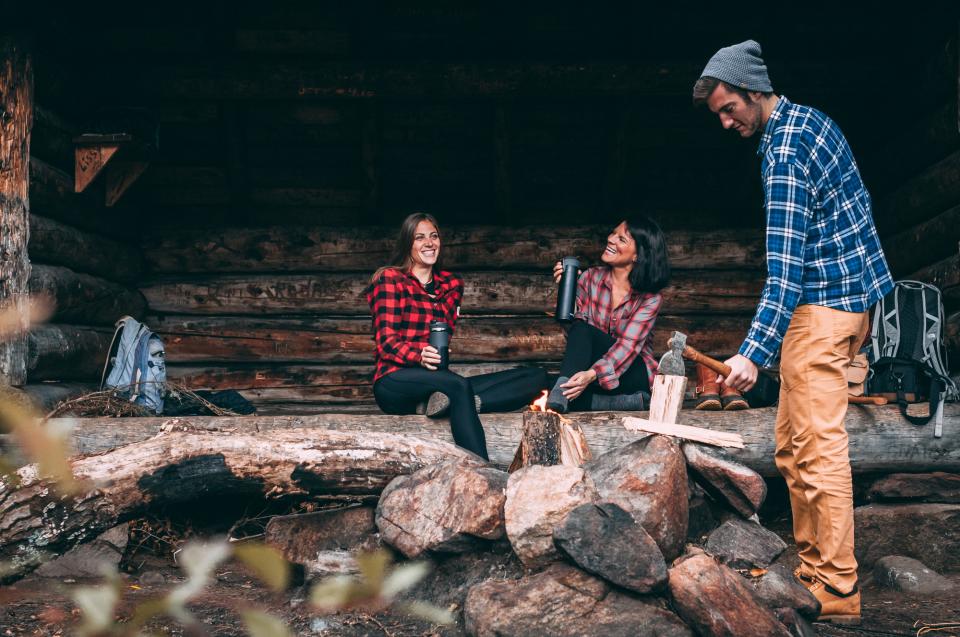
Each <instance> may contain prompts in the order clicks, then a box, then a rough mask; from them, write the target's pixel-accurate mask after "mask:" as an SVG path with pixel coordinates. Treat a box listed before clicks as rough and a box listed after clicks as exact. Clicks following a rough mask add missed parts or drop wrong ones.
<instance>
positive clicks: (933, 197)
mask: <svg viewBox="0 0 960 637" xmlns="http://www.w3.org/2000/svg"><path fill="white" fill-rule="evenodd" d="M958 203H960V150H958V151H956V152H954V153H953V154H951V155H949V156H948V157H946V158H945V159H942V160H941V161H939V162H937V163H936V164H934V165H933V166H931V167H930V168H928V169H927V170H925V171H924V172H922V173H921V174H919V175H917V176H916V177H914V178H913V179H911V180H910V181H908V182H907V183H905V184H904V185H903V186H901V187H900V188H898V189H897V190H895V191H894V192H892V193H890V194H889V195H887V196H886V197H884V198H882V199H881V200H880V201H879V202H878V203H877V206H876V210H875V218H876V222H877V230H878V231H879V232H880V236H882V237H887V236H890V235H893V234H896V233H898V232H902V231H904V230H906V229H907V228H909V227H910V226H912V225H915V224H918V223H921V222H924V221H927V220H929V219H931V218H932V217H934V216H936V214H937V213H939V212H943V211H944V210H947V209H948V208H950V207H952V206H955V205H957V204H958Z"/></svg>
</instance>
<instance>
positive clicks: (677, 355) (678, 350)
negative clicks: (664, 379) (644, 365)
mask: <svg viewBox="0 0 960 637" xmlns="http://www.w3.org/2000/svg"><path fill="white" fill-rule="evenodd" d="M668 342H669V344H670V349H669V350H667V352H666V353H665V354H664V355H663V356H661V357H660V368H659V373H660V374H664V375H667V376H685V375H686V369H685V368H684V366H683V348H684V347H686V345H687V335H686V334H684V333H683V332H674V333H673V335H672V336H671V337H670V340H669V341H668Z"/></svg>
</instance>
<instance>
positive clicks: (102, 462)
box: [0, 424, 477, 580]
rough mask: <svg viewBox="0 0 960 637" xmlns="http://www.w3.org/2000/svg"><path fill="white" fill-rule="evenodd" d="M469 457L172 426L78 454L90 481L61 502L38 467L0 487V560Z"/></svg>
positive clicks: (384, 479) (371, 442) (406, 443)
mask: <svg viewBox="0 0 960 637" xmlns="http://www.w3.org/2000/svg"><path fill="white" fill-rule="evenodd" d="M457 457H459V458H463V459H473V460H477V457H476V456H474V455H473V454H471V453H469V452H467V451H464V450H462V449H460V448H458V447H455V446H454V445H452V444H450V443H447V442H442V441H438V440H425V439H422V438H416V437H413V436H406V435H397V434H389V433H364V432H345V431H324V430H322V429H311V430H303V429H290V430H287V431H272V432H270V433H269V434H265V435H264V434H253V433H239V432H227V431H220V432H213V431H196V430H193V429H191V428H189V427H184V426H183V425H179V424H171V425H168V426H167V428H166V430H165V431H163V432H162V433H160V434H159V435H157V436H155V437H152V438H150V439H148V440H143V441H141V442H137V443H135V444H131V445H129V446H126V447H122V448H119V449H115V450H113V451H110V452H107V453H104V454H101V455H95V456H92V457H86V458H79V459H76V460H74V461H73V462H72V468H73V472H74V475H75V476H76V478H77V479H78V480H79V481H82V482H83V483H86V484H88V485H89V487H88V488H86V489H83V490H82V492H81V495H79V496H75V497H66V498H64V497H61V496H60V495H59V494H58V493H57V492H56V491H55V490H54V489H51V488H50V485H49V484H47V483H46V482H45V481H41V480H37V479H36V478H35V472H36V468H35V467H34V466H30V467H26V468H24V469H21V470H20V471H19V475H20V477H21V479H22V482H21V484H20V485H19V486H17V487H11V486H10V485H8V484H2V485H0V562H8V561H9V563H10V565H11V567H12V572H11V573H10V574H9V575H8V576H7V577H6V579H8V580H9V579H16V578H18V577H22V576H23V575H25V574H26V573H28V572H29V571H30V570H32V569H33V568H35V567H36V565H37V564H36V561H37V558H40V557H41V556H43V555H44V554H58V553H62V552H63V551H65V550H67V549H69V548H70V547H71V546H73V545H75V544H78V543H80V542H83V541H84V540H87V539H90V538H92V537H95V536H96V535H97V534H99V533H101V532H102V531H104V530H106V529H108V528H110V527H112V526H114V525H116V524H118V523H120V522H123V521H125V520H129V519H130V518H132V517H134V516H136V515H137V514H138V513H140V512H142V511H143V510H144V509H145V508H146V507H147V506H149V505H152V504H160V503H164V502H178V501H180V502H183V501H190V500H194V499H196V498H199V497H203V496H206V497H216V496H220V495H227V494H238V493H239V494H243V493H249V494H259V495H263V496H266V497H271V498H274V497H281V496H286V495H329V494H351V495H355V494H377V493H379V492H380V491H381V490H382V489H383V488H384V487H385V486H386V485H387V483H389V482H390V480H392V479H393V478H395V477H397V476H399V475H405V474H409V473H412V472H414V471H416V470H418V469H420V468H422V467H425V466H427V465H430V464H433V463H435V462H438V461H441V460H445V459H448V458H457Z"/></svg>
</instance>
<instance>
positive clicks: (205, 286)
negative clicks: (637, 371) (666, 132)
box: [140, 264, 764, 315]
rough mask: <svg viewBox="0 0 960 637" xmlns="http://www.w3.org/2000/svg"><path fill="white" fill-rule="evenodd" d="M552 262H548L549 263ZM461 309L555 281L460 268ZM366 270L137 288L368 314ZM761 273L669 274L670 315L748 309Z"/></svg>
mask: <svg viewBox="0 0 960 637" xmlns="http://www.w3.org/2000/svg"><path fill="white" fill-rule="evenodd" d="M551 266H552V264H551ZM460 274H461V275H462V276H463V278H464V284H465V289H464V295H463V303H462V311H463V312H464V313H465V314H540V315H543V314H544V313H546V312H552V311H553V308H555V307H556V298H557V287H556V285H555V284H554V283H553V279H552V278H551V277H550V275H549V274H547V273H546V272H461V273H460ZM369 283H370V276H369V273H357V274H326V273H316V274H303V275H276V274H259V275H244V276H216V277H208V278H204V279H196V278H195V279H192V280H187V281H183V280H181V281H169V282H163V281H160V282H157V283H154V284H152V285H146V286H141V288H140V290H141V291H142V292H143V294H144V296H146V298H147V301H148V302H149V304H150V309H151V310H152V311H154V312H169V313H177V314H273V313H284V314H352V315H369V313H370V308H369V306H368V305H367V301H366V298H365V295H364V291H365V290H366V288H367V286H368V285H369ZM763 283H764V277H763V275H762V274H761V273H759V272H754V271H733V272H724V271H715V270H691V271H683V270H681V271H679V272H676V273H674V275H673V277H672V280H671V282H670V285H669V286H668V287H667V288H665V289H664V290H663V291H662V294H663V307H665V308H669V309H670V312H671V313H674V314H687V313H691V312H713V313H718V314H752V313H753V311H754V309H756V306H757V302H758V301H759V300H760V291H761V290H762V289H763Z"/></svg>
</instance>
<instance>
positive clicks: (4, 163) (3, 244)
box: [0, 36, 33, 385]
mask: <svg viewBox="0 0 960 637" xmlns="http://www.w3.org/2000/svg"><path fill="white" fill-rule="evenodd" d="M0 113H2V115H3V117H2V118H0V311H13V312H15V313H16V315H17V316H18V322H19V328H18V329H15V330H13V332H12V333H11V334H10V335H9V336H5V337H4V339H3V342H2V343H0V382H2V383H5V384H8V385H23V384H24V383H26V382H27V368H26V358H27V356H26V354H27V338H26V336H27V329H28V327H29V307H28V295H29V289H28V281H29V279H30V259H29V256H28V254H27V243H28V241H29V235H30V229H29V215H30V200H29V183H30V174H29V163H30V128H31V126H32V124H33V62H32V60H31V57H30V54H29V52H28V51H27V49H26V47H25V45H24V43H23V42H22V41H21V40H19V39H17V38H15V37H13V36H0Z"/></svg>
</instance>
